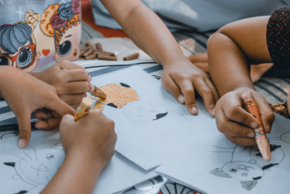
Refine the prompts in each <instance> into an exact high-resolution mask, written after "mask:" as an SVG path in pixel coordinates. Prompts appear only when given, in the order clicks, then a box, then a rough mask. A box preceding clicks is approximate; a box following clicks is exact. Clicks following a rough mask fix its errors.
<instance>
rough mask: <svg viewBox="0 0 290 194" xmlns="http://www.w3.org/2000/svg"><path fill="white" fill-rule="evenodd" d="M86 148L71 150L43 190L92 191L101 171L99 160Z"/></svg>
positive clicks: (60, 191)
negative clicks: (85, 149) (87, 151)
mask: <svg viewBox="0 0 290 194" xmlns="http://www.w3.org/2000/svg"><path fill="white" fill-rule="evenodd" d="M83 152H85V151H84V150H82V151H78V152H77V151H75V152H70V153H69V154H68V155H67V156H66V158H65V161H64V163H63V165H62V166H61V168H60V169H59V171H58V172H57V173H56V175H55V176H54V177H53V179H52V180H51V181H50V183H49V184H48V185H47V186H46V188H45V189H44V190H43V191H42V194H45V193H55V194H58V193H59V194H62V193H83V194H86V193H88V194H89V193H92V192H93V189H94V186H95V183H96V181H97V179H98V177H99V175H100V173H101V169H100V167H99V166H98V162H97V161H96V160H94V159H93V158H92V156H88V155H87V154H86V153H83Z"/></svg>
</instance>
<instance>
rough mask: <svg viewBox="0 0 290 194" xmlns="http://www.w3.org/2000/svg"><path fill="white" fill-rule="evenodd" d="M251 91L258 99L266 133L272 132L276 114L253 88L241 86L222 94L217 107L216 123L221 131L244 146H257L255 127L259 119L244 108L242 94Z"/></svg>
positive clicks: (232, 140) (234, 141)
mask: <svg viewBox="0 0 290 194" xmlns="http://www.w3.org/2000/svg"><path fill="white" fill-rule="evenodd" d="M247 91H251V93H252V94H253V96H254V98H255V99H256V102H257V105H258V108H259V112H260V117H261V124H262V126H263V128H264V130H265V133H270V132H271V127H272V124H273V122H274V119H275V116H274V113H273V112H272V110H271V108H270V106H269V104H268V103H267V102H266V100H265V99H264V98H263V97H262V96H261V95H260V94H259V93H257V92H256V91H255V90H253V89H251V88H246V87H245V88H239V89H237V90H235V91H232V92H229V93H227V94H225V95H224V96H222V97H221V98H220V100H219V101H218V102H217V105H216V107H215V113H216V123H217V127H218V129H219V131H220V132H221V133H223V134H224V135H225V136H226V137H227V138H228V139H229V140H230V141H231V142H233V143H236V144H239V145H243V146H255V145H257V142H256V140H255V129H257V128H258V127H259V125H260V123H259V121H258V120H257V119H256V118H255V117H253V116H252V115H251V114H250V113H249V112H248V111H247V110H245V108H244V102H243V99H242V97H241V95H242V94H243V93H244V92H247Z"/></svg>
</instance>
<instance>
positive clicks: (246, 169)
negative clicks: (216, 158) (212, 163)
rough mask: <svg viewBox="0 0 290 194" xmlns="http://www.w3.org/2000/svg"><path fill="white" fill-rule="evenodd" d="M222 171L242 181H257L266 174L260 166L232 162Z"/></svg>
mask: <svg viewBox="0 0 290 194" xmlns="http://www.w3.org/2000/svg"><path fill="white" fill-rule="evenodd" d="M222 171H223V172H224V173H226V174H228V175H229V176H231V177H232V178H234V179H238V180H241V181H250V180H257V179H259V178H261V177H262V176H263V174H264V172H263V170H262V168H261V167H260V166H259V165H257V164H255V163H250V162H230V163H227V164H225V165H224V166H223V167H222Z"/></svg>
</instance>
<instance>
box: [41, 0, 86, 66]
mask: <svg viewBox="0 0 290 194" xmlns="http://www.w3.org/2000/svg"><path fill="white" fill-rule="evenodd" d="M80 9H81V4H80V1H79V0H72V1H71V2H67V3H65V4H62V5H60V4H53V5H49V7H48V8H47V9H45V11H44V13H43V15H42V18H41V22H40V28H41V31H42V32H43V33H44V34H45V35H46V36H48V37H53V38H54V45H55V53H54V59H55V61H56V62H60V61H63V60H69V61H76V60H77V59H78V51H79V44H80V39H81V37H80V35H81V23H80V22H81V14H80V11H81V10H80Z"/></svg>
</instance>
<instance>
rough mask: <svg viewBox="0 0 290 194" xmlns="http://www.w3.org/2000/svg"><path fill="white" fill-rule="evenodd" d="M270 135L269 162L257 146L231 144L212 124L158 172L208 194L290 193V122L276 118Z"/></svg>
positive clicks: (200, 131) (279, 117)
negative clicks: (270, 157)
mask: <svg viewBox="0 0 290 194" xmlns="http://www.w3.org/2000/svg"><path fill="white" fill-rule="evenodd" d="M275 116H276V119H275V122H274V125H273V128H272V132H271V133H270V134H268V135H267V136H268V139H269V141H270V144H271V155H272V159H271V161H270V162H265V161H264V160H263V158H262V157H261V154H260V152H259V150H258V148H257V147H243V146H238V145H236V144H233V143H231V142H230V141H228V140H227V139H226V138H225V137H224V136H223V134H221V133H219V132H218V130H217V128H216V126H215V123H214V122H212V127H211V132H209V130H206V132H203V131H202V130H199V133H200V135H199V136H198V138H196V140H195V141H194V142H193V143H192V144H190V145H188V146H187V147H186V148H184V149H182V150H181V151H180V152H179V153H178V154H175V155H174V156H172V157H171V159H170V160H168V161H167V162H166V163H164V164H162V165H161V166H160V167H159V168H157V169H156V172H157V173H160V174H162V175H164V176H166V177H168V178H171V179H172V180H175V181H178V182H179V183H184V184H185V185H189V186H191V187H192V188H195V189H196V188H197V189H199V190H200V191H203V192H206V193H223V194H232V193H236V194H239V193H263V194H268V193H269V194H272V193H289V189H290V186H289V180H290V120H288V119H286V118H283V117H281V116H279V115H277V114H276V115H275Z"/></svg>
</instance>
